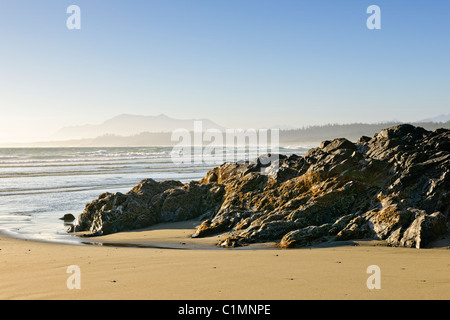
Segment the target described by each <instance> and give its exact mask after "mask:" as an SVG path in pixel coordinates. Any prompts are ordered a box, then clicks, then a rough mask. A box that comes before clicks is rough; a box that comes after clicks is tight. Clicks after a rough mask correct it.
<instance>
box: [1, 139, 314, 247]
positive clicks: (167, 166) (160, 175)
mask: <svg viewBox="0 0 450 320" xmlns="http://www.w3.org/2000/svg"><path fill="white" fill-rule="evenodd" d="M306 150H307V148H303V147H296V148H281V147H280V150H279V151H280V153H282V154H293V153H295V154H298V155H302V154H304V153H305V152H306ZM172 152H173V147H142V148H139V147H133V148H0V231H1V232H3V233H5V234H8V235H10V236H12V237H16V238H23V239H30V240H38V241H50V242H62V243H72V244H81V243H82V241H83V240H81V239H80V238H78V237H76V236H74V235H71V234H67V233H66V230H67V229H68V224H67V223H65V222H64V221H62V220H60V218H61V217H63V216H64V215H65V214H72V215H74V216H75V217H78V215H79V214H80V213H81V212H83V209H84V207H85V206H86V204H87V203H90V202H91V201H92V200H94V199H97V197H98V196H99V195H100V194H102V193H104V192H111V193H115V192H122V193H126V192H128V191H129V190H131V189H132V188H133V187H134V186H135V185H136V184H137V183H139V182H140V181H142V180H143V179H146V178H152V179H154V180H156V181H162V180H171V179H173V180H179V181H181V182H189V181H192V180H200V179H201V178H203V177H204V176H205V174H206V173H207V172H208V171H209V170H211V169H212V168H213V167H216V166H218V165H220V163H217V158H214V159H209V160H210V161H207V159H205V161H204V162H202V161H200V162H199V163H196V162H193V163H182V164H177V163H174V161H173V160H172V159H173V158H172V156H173V154H172ZM235 152H236V157H237V158H238V159H239V158H240V157H243V156H244V155H245V157H247V158H250V159H252V158H253V157H256V156H257V151H255V150H249V149H245V148H241V149H239V148H237V150H235Z"/></svg>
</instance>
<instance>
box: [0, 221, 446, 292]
mask: <svg viewBox="0 0 450 320" xmlns="http://www.w3.org/2000/svg"><path fill="white" fill-rule="evenodd" d="M188 223H191V224H192V221H191V222H188ZM169 226H171V227H172V228H168V227H169ZM190 231H191V229H190V228H188V225H187V223H184V224H183V223H181V224H179V223H175V224H163V225H155V226H153V227H151V228H147V229H145V230H138V231H133V232H124V233H119V234H113V235H108V236H104V237H101V239H96V240H100V242H103V243H104V244H103V245H73V244H61V243H50V242H38V241H34V240H23V239H15V238H11V237H9V236H7V235H4V234H0V261H1V265H2V269H3V270H2V271H3V272H1V273H0V299H7V300H9V299H14V300H15V299H19V300H22V299H25V300H29V299H31V300H34V299H39V300H60V299H69V300H80V299H87V300H97V299H120V300H127V299H138V300H153V299H156V300H222V299H225V300H227V299H232V300H250V299H252V300H253V299H254V300H259V299H261V300H302V299H319V300H321V299H327V300H328V299H332V300H334V299H356V300H360V299H361V300H366V299H369V300H371V299H376V300H378V299H396V300H398V299H450V262H449V260H448V257H449V251H448V250H447V249H446V248H445V247H441V248H432V249H411V248H393V247H386V246H379V245H376V243H373V242H370V241H369V242H360V243H357V244H358V245H355V244H354V243H353V244H352V243H342V244H340V245H336V246H330V245H328V246H315V247H308V248H299V249H279V248H276V247H274V246H273V247H269V246H266V247H264V246H263V247H260V246H248V247H243V248H234V249H223V248H219V247H217V246H215V245H214V244H215V242H216V240H217V238H218V236H216V237H210V238H203V239H192V238H190ZM87 239H88V238H87ZM91 240H94V239H91ZM162 240H166V241H164V242H162ZM198 240H201V241H198ZM189 241H192V242H189ZM195 242H196V243H197V246H198V247H197V248H194V249H193V243H195ZM108 243H110V244H112V245H111V246H110V245H108ZM127 243H128V244H130V243H132V244H134V245H138V244H140V245H141V246H145V245H146V244H147V245H149V244H152V245H155V244H163V245H165V246H170V247H171V248H172V249H168V248H167V247H166V248H161V247H159V248H156V247H153V248H151V247H138V246H133V247H129V246H127V245H126V244H127ZM182 243H185V244H182ZM105 244H106V245H105ZM185 249H191V250H185ZM261 249H263V250H261ZM72 265H76V266H79V268H80V271H81V289H79V290H69V289H68V288H67V280H68V277H69V276H70V274H68V273H67V268H68V267H69V266H72ZM371 265H377V266H379V267H380V269H381V289H380V290H370V289H368V287H367V285H366V281H367V279H368V277H369V276H370V274H367V268H368V266H371Z"/></svg>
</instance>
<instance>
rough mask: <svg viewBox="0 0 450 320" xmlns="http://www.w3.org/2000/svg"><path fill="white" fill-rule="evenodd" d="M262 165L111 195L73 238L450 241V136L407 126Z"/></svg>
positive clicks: (292, 243) (91, 209) (90, 208)
mask: <svg viewBox="0 0 450 320" xmlns="http://www.w3.org/2000/svg"><path fill="white" fill-rule="evenodd" d="M261 162H263V161H256V162H254V163H248V162H247V163H226V164H223V165H221V166H220V167H217V168H214V169H213V170H211V171H210V172H208V173H207V175H206V176H205V177H204V178H203V179H202V180H201V181H198V182H190V183H187V184H181V183H180V182H177V181H165V182H155V181H154V180H151V179H149V180H144V181H143V182H141V183H140V184H139V185H138V186H136V187H135V188H134V189H133V190H131V191H130V192H129V193H127V194H126V195H123V194H119V193H118V194H104V195H101V196H100V197H99V199H98V200H95V201H94V202H92V203H91V204H88V205H87V206H86V209H85V211H84V212H83V213H82V214H81V215H80V217H79V218H78V222H77V224H76V225H75V226H74V228H72V231H90V232H92V233H94V234H107V233H113V232H118V231H123V230H130V229H136V228H142V227H146V226H149V225H152V224H155V223H159V222H166V221H180V220H187V219H191V218H194V217H201V218H202V220H204V221H203V223H202V224H201V225H200V226H199V227H198V228H197V230H196V232H195V233H194V234H193V235H192V236H193V237H204V236H209V235H213V234H217V233H222V232H225V231H229V232H230V237H229V238H226V239H224V240H222V241H221V242H220V245H221V246H230V247H234V246H239V245H243V244H246V243H254V242H267V241H277V242H279V245H280V246H281V247H284V248H288V247H298V246H306V245H310V244H312V243H315V242H320V241H329V240H333V241H339V240H352V239H379V240H386V242H387V243H388V244H389V245H392V246H405V247H417V248H422V247H424V246H426V245H427V244H428V243H430V242H431V241H433V240H435V239H437V238H439V237H440V236H442V235H445V234H447V233H448V232H449V230H448V221H449V211H450V201H449V200H450V194H449V192H450V130H447V129H438V130H435V131H433V132H431V131H427V130H425V129H422V128H420V127H414V126H411V125H399V126H396V127H392V128H389V129H385V130H382V131H381V132H379V133H378V134H376V135H375V136H374V137H373V138H369V137H362V138H360V139H359V140H358V141H357V142H356V143H353V142H351V141H349V140H347V139H335V140H333V141H324V142H323V143H322V144H321V145H320V147H318V148H314V149H311V150H309V151H308V152H307V153H306V155H305V156H303V157H300V156H296V155H292V156H289V157H287V156H283V155H280V156H279V160H277V161H276V162H273V163H272V164H271V165H263V164H261ZM263 163H265V162H263Z"/></svg>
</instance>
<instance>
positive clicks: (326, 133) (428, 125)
mask: <svg viewBox="0 0 450 320" xmlns="http://www.w3.org/2000/svg"><path fill="white" fill-rule="evenodd" d="M447 118H450V115H447V116H445V115H442V116H438V117H435V118H430V119H427V120H426V121H425V120H424V121H420V122H412V123H411V124H413V125H415V126H419V127H423V128H425V129H427V130H435V129H438V128H450V119H449V120H447V121H445V122H444V120H445V119H447ZM199 120H201V121H202V130H203V131H205V130H208V129H212V128H214V129H218V130H220V131H222V132H225V129H226V128H224V127H222V126H220V125H218V124H216V123H214V122H213V121H211V120H208V119H199ZM431 120H434V121H431ZM441 120H442V121H441ZM194 122H195V120H194V119H188V120H181V119H174V118H170V117H168V116H166V115H163V114H162V115H159V116H139V115H129V114H122V115H119V116H116V117H114V118H112V119H109V120H106V121H105V122H103V123H101V124H98V125H82V126H73V127H65V128H62V129H61V130H59V131H58V132H56V133H55V135H54V136H53V137H52V141H45V142H34V143H26V144H24V143H22V144H14V145H11V144H9V145H3V147H5V146H8V147H11V146H13V147H141V146H142V147H143V146H172V145H176V144H177V143H178V141H172V139H171V138H172V132H173V131H174V130H176V129H186V130H188V131H193V130H194ZM401 123H402V122H400V121H392V122H383V123H376V124H368V123H350V124H327V125H315V126H307V127H302V128H292V127H287V126H281V125H280V126H273V127H272V128H279V129H280V132H279V137H280V145H281V146H314V145H318V144H319V143H320V142H322V141H324V140H332V139H334V138H341V137H344V138H347V139H349V140H351V141H356V140H357V139H359V138H360V137H361V136H369V137H371V136H373V135H374V134H375V133H377V132H379V131H380V130H382V129H385V128H388V127H391V126H395V125H399V124H401ZM223 137H224V138H223V141H224V142H225V141H226V137H225V134H224V136H223ZM207 144H209V143H208V142H205V145H207Z"/></svg>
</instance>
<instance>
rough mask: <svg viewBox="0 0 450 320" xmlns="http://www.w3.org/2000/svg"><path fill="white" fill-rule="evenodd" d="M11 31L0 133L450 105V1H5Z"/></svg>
mask: <svg viewBox="0 0 450 320" xmlns="http://www.w3.org/2000/svg"><path fill="white" fill-rule="evenodd" d="M72 4H75V5H78V6H79V7H80V8H81V30H68V29H67V27H66V20H67V18H68V17H69V14H67V13H66V9H67V7H68V6H69V5H72ZM372 4H375V5H378V6H379V7H380V8H381V19H382V20H381V26H382V29H381V30H369V29H367V27H366V20H367V18H368V17H369V15H368V14H367V13H366V9H367V7H368V6H370V5H372ZM0 41H1V42H0V43H1V44H0V111H1V114H0V142H3V141H13V140H14V137H16V140H18V139H22V140H33V139H39V138H41V137H44V136H45V135H46V134H50V133H52V132H53V131H56V130H57V129H59V128H60V127H62V126H65V125H77V124H85V123H100V122H102V121H104V120H106V119H108V118H111V117H113V116H115V115H118V114H121V113H131V114H142V115H157V114H161V113H165V114H167V115H168V116H171V117H175V118H209V119H211V120H213V121H216V122H218V123H219V124H221V125H224V126H229V127H253V128H259V127H268V126H271V125H278V124H285V125H291V126H302V125H308V124H325V123H337V122H339V123H349V122H378V121H384V120H392V119H399V120H402V121H414V120H420V119H423V118H428V117H433V116H436V115H439V114H445V113H447V114H448V113H450V2H449V1H443V0H427V1H425V0H415V1H407V0H389V1H386V0H370V1H366V0H342V1H337V0H308V1H304V0H145V1H143V0H131V1H130V0H129V1H125V0H122V1H114V0H95V1H92V0H89V1H85V0H70V1H65V0H51V1H49V0H45V1H44V0H43V1H35V0H26V1H25V0H0Z"/></svg>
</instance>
